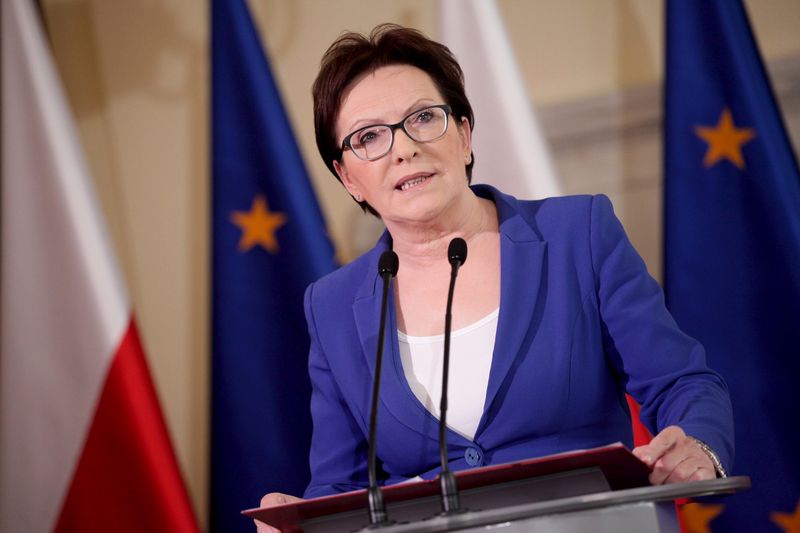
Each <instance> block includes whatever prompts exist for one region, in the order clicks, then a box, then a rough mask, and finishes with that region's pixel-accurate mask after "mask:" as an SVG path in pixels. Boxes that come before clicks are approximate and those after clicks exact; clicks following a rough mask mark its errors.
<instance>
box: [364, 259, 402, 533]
mask: <svg viewBox="0 0 800 533" xmlns="http://www.w3.org/2000/svg"><path fill="white" fill-rule="evenodd" d="M398 268H399V261H398V259H397V254H396V253H394V252H393V251H392V250H387V251H385V252H383V254H381V257H380V259H379V260H378V274H380V276H381V278H382V279H383V297H382V299H381V322H380V326H379V328H378V349H377V353H376V355H375V376H374V378H373V382H372V410H371V412H370V417H369V462H368V467H369V489H368V490H367V498H368V501H369V526H367V527H366V528H365V529H376V528H380V527H386V526H389V525H391V524H393V523H394V522H392V521H391V520H389V517H388V514H387V513H386V505H385V504H384V502H383V492H382V491H381V488H380V487H379V486H378V476H377V472H376V470H377V467H376V465H375V462H376V458H375V448H377V428H378V396H379V394H378V393H379V391H380V383H381V367H382V365H383V341H384V336H385V332H386V308H387V304H388V301H389V282H390V281H391V279H392V278H393V277H394V276H396V275H397V270H398Z"/></svg>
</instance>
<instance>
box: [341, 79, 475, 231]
mask: <svg viewBox="0 0 800 533" xmlns="http://www.w3.org/2000/svg"><path fill="white" fill-rule="evenodd" d="M444 103H445V101H444V98H443V97H442V96H441V94H439V91H438V89H437V88H436V85H435V84H434V83H433V80H432V79H431V78H430V76H428V74H427V73H425V72H424V71H423V70H420V69H418V68H416V67H412V66H409V65H391V66H387V67H381V68H379V69H377V70H376V71H374V72H370V73H368V74H365V75H363V76H362V77H360V78H357V79H356V80H355V81H354V82H353V83H352V84H351V85H350V87H349V88H348V90H347V91H346V92H345V94H344V97H343V99H342V105H341V107H340V108H339V116H338V118H337V121H336V140H337V142H338V143H341V142H342V141H343V139H344V138H345V137H346V136H347V135H349V134H350V133H352V132H353V131H355V130H357V129H359V128H363V127H365V126H370V125H373V124H395V123H397V122H399V121H401V120H403V119H404V118H405V117H406V116H408V115H409V114H411V113H413V112H414V111H417V110H420V109H422V108H425V107H428V106H433V105H439V104H444ZM470 134H471V132H470V129H469V123H468V122H467V119H463V120H457V119H455V118H453V117H452V116H450V117H449V124H448V127H447V131H446V132H445V134H444V135H443V136H442V137H440V138H439V139H436V140H435V141H430V142H425V143H419V142H415V141H413V140H412V139H411V138H410V137H408V135H406V133H405V132H404V131H403V130H402V129H397V130H395V132H394V144H393V145H392V148H391V149H390V150H389V153H387V154H386V155H385V156H383V157H381V158H379V159H376V160H374V161H364V160H361V159H359V158H358V157H356V156H355V154H353V152H352V151H351V150H345V151H344V153H343V155H342V161H341V163H340V162H338V161H336V162H334V168H335V169H336V172H337V173H338V174H339V177H340V178H341V180H342V183H343V184H344V186H345V187H346V188H347V190H348V192H349V193H350V194H351V195H353V196H354V197H356V198H358V197H359V196H360V197H361V198H362V199H363V200H366V201H367V202H369V204H370V205H371V206H372V207H373V208H374V209H375V210H376V211H377V212H378V213H380V215H381V217H382V218H383V219H384V221H385V222H426V221H434V220H435V219H436V217H437V216H439V215H440V214H442V213H443V212H444V210H445V209H446V208H447V207H448V206H450V205H451V204H452V203H453V202H454V201H455V200H456V199H457V198H458V197H459V195H462V194H464V193H465V192H467V189H468V186H467V176H466V170H465V165H466V164H467V162H468V161H469V157H470V153H471V146H470Z"/></svg>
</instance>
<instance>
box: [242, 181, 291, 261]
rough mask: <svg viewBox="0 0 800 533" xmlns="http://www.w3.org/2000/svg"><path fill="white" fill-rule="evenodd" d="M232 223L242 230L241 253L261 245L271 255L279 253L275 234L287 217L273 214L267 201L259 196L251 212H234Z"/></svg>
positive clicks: (254, 200)
mask: <svg viewBox="0 0 800 533" xmlns="http://www.w3.org/2000/svg"><path fill="white" fill-rule="evenodd" d="M231 222H233V223H234V224H236V225H237V226H239V227H240V228H241V229H242V238H241V240H239V250H240V251H242V252H246V251H248V250H250V249H251V248H252V247H253V246H255V245H257V244H260V245H261V246H262V247H264V249H266V250H267V251H268V252H269V253H271V254H274V253H276V252H277V251H278V239H276V238H275V232H276V231H277V230H278V228H280V227H281V226H283V225H284V224H286V216H285V215H284V214H283V213H271V212H270V211H269V207H268V206H267V199H266V198H264V196H262V195H260V194H259V195H257V196H256V197H255V198H254V199H253V205H252V207H251V208H250V211H234V212H233V214H232V215H231Z"/></svg>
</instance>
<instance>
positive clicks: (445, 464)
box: [439, 237, 467, 514]
mask: <svg viewBox="0 0 800 533" xmlns="http://www.w3.org/2000/svg"><path fill="white" fill-rule="evenodd" d="M447 259H448V261H449V262H450V288H449V289H448V291H447V310H446V312H445V315H444V362H443V365H442V398H441V401H440V404H439V457H440V459H441V462H442V472H441V474H440V475H439V482H440V485H441V487H440V490H441V495H442V512H443V514H453V513H458V512H460V511H461V509H460V504H459V499H458V487H457V486H456V479H455V476H453V473H452V472H451V471H450V468H449V461H448V460H447V382H448V377H449V374H450V329H451V326H452V318H453V317H452V309H453V292H454V291H455V286H456V276H458V269H459V267H461V265H463V264H464V262H465V261H466V260H467V243H466V242H465V241H464V239H462V238H461V237H456V238H454V239H453V240H452V241H450V245H449V246H448V247H447Z"/></svg>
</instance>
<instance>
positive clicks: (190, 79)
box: [43, 0, 800, 521]
mask: <svg viewBox="0 0 800 533" xmlns="http://www.w3.org/2000/svg"><path fill="white" fill-rule="evenodd" d="M43 3H44V7H45V15H46V21H47V24H48V30H49V32H50V36H51V40H52V43H53V45H54V48H55V55H56V59H57V62H58V65H59V69H60V71H61V74H62V77H63V79H64V81H65V84H66V87H67V91H68V94H69V98H70V101H71V104H72V106H73V110H74V112H75V115H76V118H77V122H78V125H79V128H80V132H81V135H82V140H83V144H84V147H85V149H86V152H87V155H88V158H89V161H90V165H91V169H92V171H93V173H94V177H95V180H96V182H97V185H98V188H99V190H100V193H101V197H102V201H103V206H104V209H105V213H106V216H107V218H108V222H109V225H110V226H111V229H112V235H113V237H114V242H115V245H116V249H117V254H118V256H119V257H120V258H121V261H122V263H123V268H124V271H125V275H126V279H127V282H128V287H129V290H130V292H131V296H132V299H133V302H134V306H135V310H136V314H137V317H138V320H139V324H140V327H141V332H142V337H143V342H144V344H145V348H146V350H147V353H148V357H149V360H150V365H151V369H152V372H153V375H154V378H155V381H156V386H157V388H158V391H159V394H160V396H161V400H162V404H163V408H164V411H165V414H166V418H167V421H168V424H169V427H170V431H171V433H172V437H173V440H174V443H175V446H176V450H177V452H178V456H179V459H180V463H181V466H182V468H183V471H184V474H185V476H186V479H187V482H188V484H189V488H190V491H191V494H192V497H193V501H194V502H195V505H196V506H197V508H198V510H199V514H200V516H201V519H202V520H204V521H205V519H206V514H207V513H206V506H207V505H206V504H207V484H208V472H207V454H208V429H209V428H208V381H209V373H208V360H209V353H208V352H209V349H208V338H209V331H208V311H209V304H208V283H209V277H208V260H207V258H208V251H209V242H208V226H209V223H208V212H209V209H208V203H209V197H208V192H207V191H208V189H209V175H208V169H209V165H208V159H209V152H208V139H209V124H208V116H209V112H208V111H209V110H208V105H209V98H208V94H209V89H208V76H209V64H208V61H207V58H208V47H209V42H208V28H209V20H208V6H207V3H206V2H198V1H196V0H137V1H122V0H119V1H109V0H45V1H44V2H43ZM251 4H252V6H253V9H254V13H255V14H256V17H257V20H258V25H259V27H260V28H261V31H262V34H263V36H264V41H265V43H266V46H267V48H268V52H269V55H270V56H271V60H272V66H273V70H274V71H275V73H276V76H277V79H278V81H279V84H280V86H281V88H282V90H283V95H284V100H285V103H286V105H287V107H288V109H289V114H290V117H291V119H292V121H293V123H294V127H295V131H296V134H297V137H298V139H299V142H300V145H301V149H302V151H303V153H304V154H305V156H306V161H307V164H308V167H309V170H310V172H311V174H312V179H313V182H314V185H315V187H316V190H317V193H318V196H319V197H320V201H321V203H322V206H323V210H324V212H325V214H326V216H327V219H328V223H329V226H330V229H331V233H332V235H333V237H334V240H335V241H336V244H337V247H338V249H339V253H340V255H341V256H342V257H343V258H350V257H352V255H353V254H354V253H355V251H356V249H358V248H359V246H360V245H357V244H355V243H353V242H352V240H351V239H350V234H351V233H353V228H360V227H363V226H364V225H365V224H366V221H365V219H364V218H363V216H362V215H361V214H360V211H359V210H358V209H356V208H355V207H354V205H353V204H352V202H351V201H350V199H349V198H348V197H347V195H345V194H344V193H343V192H342V191H341V189H340V188H339V186H338V184H337V182H336V181H335V180H334V179H333V177H332V176H330V174H328V172H327V170H326V168H325V167H324V165H323V164H322V163H321V161H319V158H318V157H317V155H316V152H315V147H314V140H313V131H312V127H311V107H310V97H309V87H310V85H311V81H312V80H313V77H314V75H315V71H316V67H317V65H318V62H319V58H320V56H321V54H322V52H323V51H324V50H325V48H326V47H327V45H328V44H329V43H330V42H331V41H332V40H333V39H334V38H335V37H336V35H338V34H339V32H340V31H341V30H344V29H354V30H364V31H366V30H369V29H370V28H371V27H372V26H374V25H375V24H377V23H379V22H384V21H394V22H399V23H401V24H407V25H412V26H416V27H418V28H420V29H421V30H423V31H425V32H426V33H428V34H429V35H431V36H435V35H436V28H437V16H436V10H435V2H432V1H428V0H396V1H388V0H385V1H356V0H331V1H325V0H252V2H251ZM747 4H748V7H749V8H750V10H751V14H752V16H753V20H754V25H755V27H756V32H757V35H758V37H759V39H760V41H761V45H762V50H763V51H764V53H765V55H766V56H767V58H770V59H773V58H780V57H784V56H792V55H797V54H800V37H798V35H800V32H797V28H796V21H798V20H800V3H799V2H797V1H796V0H758V1H757V0H752V1H750V2H747ZM499 5H500V7H501V11H502V13H503V15H504V17H505V20H506V24H507V26H508V29H509V32H510V36H511V39H512V42H513V44H514V46H515V48H516V53H517V57H518V59H519V61H520V64H521V68H522V70H523V74H524V77H525V80H526V83H527V85H528V88H529V91H530V94H531V97H532V99H533V100H534V102H535V103H536V104H537V105H539V106H540V108H544V109H547V108H557V107H558V106H564V105H571V103H572V102H581V101H585V100H591V99H592V98H595V97H598V96H603V95H608V94H614V93H617V92H620V91H625V90H629V89H631V88H635V87H640V86H655V85H656V84H658V83H659V81H660V78H661V70H662V55H663V45H662V39H663V34H662V26H663V18H662V5H661V2H660V1H657V0H574V1H563V0H533V1H527V0H500V1H499ZM573 152H574V151H573ZM573 152H569V153H567V152H565V153H566V154H567V155H565V156H563V157H561V158H559V160H558V163H559V165H563V166H564V168H565V169H567V167H568V166H569V164H570V161H572V160H573V159H575V158H576V157H579V156H575V155H573ZM565 158H566V159H565ZM646 164H647V165H652V173H653V175H654V176H657V175H659V172H660V161H659V160H657V159H655V160H653V161H648V162H646ZM567 170H568V169H567ZM567 173H568V172H567ZM619 179H620V180H622V179H623V177H622V176H620V178H619ZM576 183H577V182H576ZM584 183H585V182H580V184H573V185H572V186H571V187H570V188H569V190H574V189H578V190H581V189H583V188H584ZM585 185H586V188H588V189H591V190H592V191H594V190H595V189H599V190H604V189H605V188H610V189H612V192H613V193H615V194H617V196H620V194H618V193H619V187H618V184H617V183H597V184H592V183H590V182H586V183H585ZM612 198H614V199H615V202H616V200H617V199H616V197H615V196H613V195H612ZM621 201H622V202H623V203H624V201H625V200H624V198H623V199H622V200H621ZM646 205H651V204H646ZM653 205H654V204H653ZM640 214H641V216H643V217H651V218H652V220H654V221H655V222H652V223H651V224H650V225H651V226H653V225H655V226H654V227H653V229H652V230H650V231H648V232H646V233H640V232H639V233H637V236H636V238H634V242H635V243H636V244H637V246H639V247H640V248H644V249H646V250H648V252H647V253H644V255H645V258H646V260H648V262H649V263H650V264H651V268H652V267H653V264H654V263H656V262H657V258H658V257H659V256H657V251H655V250H657V249H658V248H659V245H658V238H657V237H654V235H657V224H658V222H657V219H658V217H657V216H654V215H653V213H652V209H650V212H641V213H640V211H636V210H630V211H627V215H626V216H623V221H624V222H625V224H626V227H628V228H629V231H630V228H631V227H636V226H637V224H638V223H639V221H638V217H639V216H640ZM654 258H655V259H654Z"/></svg>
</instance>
